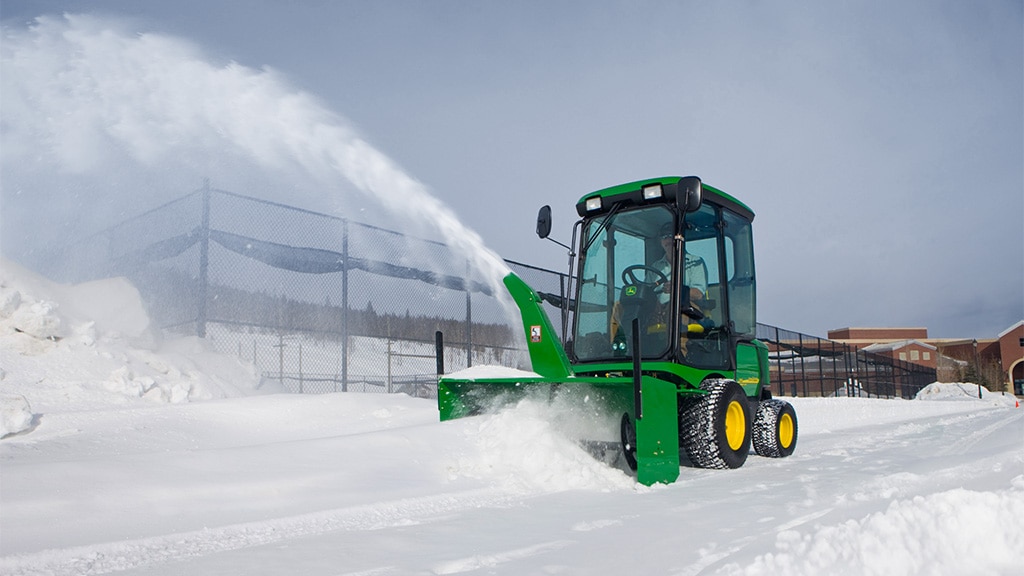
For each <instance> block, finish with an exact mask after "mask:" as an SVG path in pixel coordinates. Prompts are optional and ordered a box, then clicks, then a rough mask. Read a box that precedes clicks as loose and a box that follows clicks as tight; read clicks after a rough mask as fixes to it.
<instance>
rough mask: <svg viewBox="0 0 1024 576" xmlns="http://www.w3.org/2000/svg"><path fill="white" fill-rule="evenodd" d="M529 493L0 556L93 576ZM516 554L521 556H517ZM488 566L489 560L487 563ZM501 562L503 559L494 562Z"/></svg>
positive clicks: (418, 502)
mask: <svg viewBox="0 0 1024 576" xmlns="http://www.w3.org/2000/svg"><path fill="white" fill-rule="evenodd" d="M522 498H523V495H521V494H515V493H510V492H507V491H501V490H497V489H493V488H484V489H478V490H470V491H465V492H452V493H446V494H436V495H431V496H424V497H417V498H406V499H401V500H394V501H391V502H374V503H371V504H367V505H362V506H353V507H348V508H339V509H335V510H326V511H322V512H313V513H309V514H302V515H298V516H290V517H284V518H276V519H273V520H264V521H257V522H246V523H242V524H233V525H228V526H221V527H217V528H204V529H202V530H196V531H192V532H181V533H176V534H167V535H164V536H152V537H148V538H141V539H138V540H128V541H120V542H108V543H100V544H90V545H88V546H75V547H71V548H63V549H52V550H44V551H41V552H34V553H31V554H21V555H11V556H6V557H2V558H0V574H4V575H5V576H28V575H33V574H52V575H61V574H68V575H72V574H73V575H76V576H92V575H97V574H108V573H111V572H119V571H122V570H130V569H136V568H142V567H146V566H151V565H154V564H162V563H166V562H173V561H176V560H184V559H190V558H196V557H202V556H207V555H211V554H216V553H219V552H226V551H230V550H237V549H242V548H252V547H256V546H264V545H267V544H274V543H277V542H281V541H285V540H292V539H296V538H303V537H307V536H315V535H319V534H324V533H327V532H335V531H342V530H348V531H369V530H381V529H386V528H394V527H399V526H409V525H414V524H420V523H424V522H429V521H432V520H433V519H434V518H437V517H439V516H442V515H444V514H449V513H452V512H458V511H460V510H465V509H470V508H483V507H505V506H509V505H511V504H514V503H516V502H519V501H521V500H522ZM513 556H515V554H513ZM481 561H482V562H484V564H482V565H487V564H486V562H487V559H482V560H481ZM492 561H494V562H500V561H501V559H500V558H495V559H492Z"/></svg>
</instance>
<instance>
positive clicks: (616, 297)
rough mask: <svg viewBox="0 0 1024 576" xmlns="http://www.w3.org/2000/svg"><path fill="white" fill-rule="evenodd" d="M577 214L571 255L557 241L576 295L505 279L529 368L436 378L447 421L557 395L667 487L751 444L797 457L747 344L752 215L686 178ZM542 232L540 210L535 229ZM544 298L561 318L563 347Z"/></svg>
mask: <svg viewBox="0 0 1024 576" xmlns="http://www.w3.org/2000/svg"><path fill="white" fill-rule="evenodd" d="M576 211H577V212H578V213H579V215H580V218H581V219H580V220H579V221H578V222H577V223H576V225H575V226H574V227H573V239H572V243H571V244H572V246H566V245H564V244H562V246H564V247H566V248H568V249H569V251H570V255H569V268H570V273H569V276H570V278H572V282H571V288H570V289H569V290H568V293H569V294H572V297H570V298H567V299H562V298H560V297H558V296H555V295H549V294H538V293H537V292H536V291H534V290H533V289H532V288H530V287H529V286H528V285H526V283H524V282H523V281H522V280H521V279H520V278H519V277H518V276H516V275H515V274H513V273H510V274H509V275H508V276H506V277H505V279H504V283H505V286H506V287H507V288H508V291H509V292H510V294H511V295H512V298H513V300H514V301H515V302H516V305H517V306H518V307H519V310H520V313H521V315H522V321H523V329H524V331H525V336H526V343H527V346H528V348H529V353H530V360H531V363H532V365H533V372H532V373H524V372H520V371H509V372H507V373H505V372H501V371H500V370H494V371H486V370H479V369H470V370H466V371H462V372H457V373H453V374H448V375H442V376H441V377H440V378H439V381H438V408H439V410H440V417H441V420H442V421H443V420H451V419H454V418H461V417H464V416H470V415H474V414H479V413H483V412H487V411H490V410H493V409H494V408H495V407H496V406H499V405H502V404H506V403H510V402H515V401H517V399H519V398H523V397H525V396H527V395H529V394H538V393H539V394H541V395H543V396H545V397H547V398H548V399H554V398H555V397H563V396H564V397H567V398H569V405H570V406H573V405H575V406H578V407H579V413H580V415H581V417H594V416H596V417H598V418H599V419H601V420H602V425H601V429H602V430H605V431H606V432H607V434H608V436H610V438H609V437H605V438H596V439H594V443H595V444H599V445H601V444H603V445H604V446H606V447H607V446H609V445H611V446H615V448H616V450H617V451H618V450H621V455H622V457H623V459H624V460H625V463H626V464H627V465H628V466H629V468H631V469H632V470H635V471H636V475H637V481H638V482H640V483H642V484H645V485H651V484H654V483H658V482H661V483H666V484H667V483H671V482H673V481H675V480H676V478H678V476H679V468H680V462H681V459H682V458H685V459H686V460H688V461H689V462H690V463H691V464H692V465H693V466H696V467H700V468H738V467H740V466H742V465H743V463H744V462H745V461H746V459H747V455H748V454H749V452H750V448H751V445H753V448H754V451H755V452H756V453H757V454H759V455H761V456H767V457H772V458H779V457H785V456H788V455H790V454H792V453H793V449H794V448H795V447H796V440H797V419H796V413H795V412H794V410H793V407H792V406H791V405H790V404H789V403H787V402H784V401H781V400H778V399H773V398H772V395H771V392H770V389H769V381H768V375H769V370H768V348H767V346H766V345H765V344H764V343H762V342H760V341H758V340H757V339H756V338H755V329H756V325H757V324H756V316H755V301H756V298H755V280H754V244H753V237H752V234H751V222H752V221H753V219H754V213H753V212H752V211H751V210H750V208H748V207H747V206H746V205H744V204H743V203H741V202H740V201H738V200H736V199H735V198H733V197H732V196H729V195H728V194H726V193H724V192H722V191H721V190H717V189H715V188H712V187H711V186H708V185H706V184H703V183H702V182H701V181H700V179H699V178H697V177H693V176H691V177H685V178H680V177H667V178H656V179H651V180H643V181H639V182H632V183H629V184H623V185H620V186H614V187H611V188H606V189H604V190H599V191H597V192H593V193H591V194H587V195H585V196H584V197H583V198H581V199H580V201H579V202H578V203H577V204H576ZM550 230H551V210H550V207H548V206H545V207H543V208H542V209H541V210H540V214H539V216H538V219H537V233H538V235H539V236H540V237H541V238H547V237H548V234H549V233H550ZM577 238H578V239H579V243H578V244H577ZM559 244H561V243H559ZM577 250H578V251H577ZM577 254H578V261H577ZM574 268H575V273H574V270H573V269H574ZM542 298H543V299H544V300H547V301H548V302H549V303H552V304H554V305H556V306H560V307H561V308H562V334H565V335H566V338H565V342H564V343H563V342H562V341H561V340H560V339H559V337H558V332H556V330H555V329H554V326H553V325H552V323H551V321H550V319H549V318H548V316H547V314H546V313H545V311H544V309H543V308H542V307H541V301H542ZM570 317H571V318H572V320H571V322H570V321H569V318H570ZM569 324H571V327H570V326H569ZM439 365H440V362H439Z"/></svg>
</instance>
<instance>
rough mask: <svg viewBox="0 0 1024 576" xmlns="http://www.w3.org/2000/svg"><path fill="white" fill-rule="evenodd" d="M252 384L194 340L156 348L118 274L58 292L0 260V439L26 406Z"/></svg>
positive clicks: (179, 395)
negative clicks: (117, 276) (0, 416)
mask: <svg viewBox="0 0 1024 576" xmlns="http://www.w3.org/2000/svg"><path fill="white" fill-rule="evenodd" d="M258 384H259V378H258V375H257V374H256V373H255V370H254V369H253V368H252V367H251V366H247V365H243V364H242V363H240V362H239V361H237V360H235V359H233V358H227V357H224V356H222V355H220V354H217V353H215V352H212V351H210V350H209V349H207V347H206V344H205V343H204V342H202V341H201V340H199V339H197V338H182V339H177V340H172V341H167V342H161V341H160V338H159V334H158V333H157V332H156V331H154V330H152V329H151V327H150V324H149V318H148V316H147V314H146V311H145V307H144V305H143V303H142V300H141V298H140V297H139V293H138V291H137V290H136V289H135V287H134V286H132V285H131V283H130V282H128V281H127V280H126V279H124V278H111V279H106V280H99V281H95V282H88V283H84V284H79V285H75V286H65V285H60V284H56V283H53V282H50V281H48V280H46V279H44V278H42V277H40V276H38V275H36V274H34V273H32V272H30V271H28V270H26V269H24V268H22V267H21V266H19V265H17V264H15V263H13V262H11V261H9V260H0V414H2V415H3V417H2V422H0V437H3V436H7V435H10V434H15V433H19V432H24V431H26V430H28V429H29V428H30V427H31V426H32V423H33V422H34V421H35V420H36V419H37V417H36V416H34V415H33V413H32V410H33V409H34V410H36V411H40V412H43V413H46V412H61V411H68V410H82V409H92V408H102V407H109V406H110V405H111V404H114V405H116V404H124V403H128V402H132V401H139V400H145V401H151V402H158V403H168V402H170V403H178V402H186V401H190V400H201V399H211V398H223V397H229V396H239V395H244V394H250V393H252V392H253V391H254V390H255V389H256V388H257V387H258Z"/></svg>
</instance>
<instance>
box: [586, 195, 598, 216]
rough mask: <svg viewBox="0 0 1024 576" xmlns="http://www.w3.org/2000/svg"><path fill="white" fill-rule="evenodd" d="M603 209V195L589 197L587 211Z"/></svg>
mask: <svg viewBox="0 0 1024 576" xmlns="http://www.w3.org/2000/svg"><path fill="white" fill-rule="evenodd" d="M600 209H601V197H600V196H596V197H594V198H587V212H593V211H594V210H600Z"/></svg>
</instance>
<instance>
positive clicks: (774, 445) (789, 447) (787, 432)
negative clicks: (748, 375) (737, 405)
mask: <svg viewBox="0 0 1024 576" xmlns="http://www.w3.org/2000/svg"><path fill="white" fill-rule="evenodd" d="M753 436H754V452H756V453H757V454H758V455H759V456H766V457H768V458H785V457H786V456H789V455H790V454H792V453H793V450H794V449H796V437H797V423H796V410H794V409H793V405H792V404H790V403H789V402H785V401H783V400H776V399H771V400H764V401H762V402H761V403H760V404H759V405H758V407H757V415H756V416H755V417H754V434H753Z"/></svg>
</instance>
